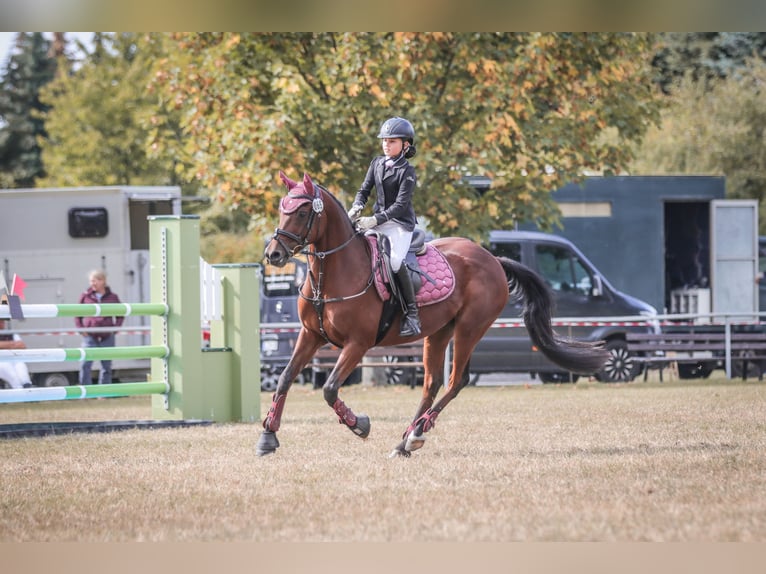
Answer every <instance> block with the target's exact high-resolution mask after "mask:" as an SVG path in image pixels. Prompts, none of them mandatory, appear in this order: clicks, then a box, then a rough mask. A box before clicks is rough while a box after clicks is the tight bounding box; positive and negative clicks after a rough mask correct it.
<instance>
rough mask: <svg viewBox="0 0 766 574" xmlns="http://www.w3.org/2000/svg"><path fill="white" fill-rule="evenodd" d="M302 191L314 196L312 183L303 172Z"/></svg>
mask: <svg viewBox="0 0 766 574" xmlns="http://www.w3.org/2000/svg"><path fill="white" fill-rule="evenodd" d="M303 190H304V191H305V192H306V193H308V194H309V195H314V182H313V181H311V178H310V177H309V174H307V173H306V172H303Z"/></svg>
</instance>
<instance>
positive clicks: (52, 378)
mask: <svg viewBox="0 0 766 574" xmlns="http://www.w3.org/2000/svg"><path fill="white" fill-rule="evenodd" d="M33 380H34V383H35V386H37V387H67V386H69V385H71V384H72V381H71V380H70V379H69V376H68V375H67V374H66V373H38V374H36V375H34V379H33Z"/></svg>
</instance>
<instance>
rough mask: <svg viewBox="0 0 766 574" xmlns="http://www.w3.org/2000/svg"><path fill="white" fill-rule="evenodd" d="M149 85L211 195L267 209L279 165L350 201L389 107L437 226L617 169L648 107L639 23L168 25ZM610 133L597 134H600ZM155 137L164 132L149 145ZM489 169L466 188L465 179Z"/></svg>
mask: <svg viewBox="0 0 766 574" xmlns="http://www.w3.org/2000/svg"><path fill="white" fill-rule="evenodd" d="M164 39H165V40H169V41H167V42H165V46H166V48H165V53H166V54H167V56H166V58H163V59H159V60H158V62H157V68H156V75H155V80H156V85H157V89H158V91H159V93H160V94H161V95H162V96H163V103H164V105H165V106H166V107H168V108H174V109H177V110H179V111H181V112H182V113H183V118H184V123H183V126H184V128H185V130H186V132H187V134H188V138H187V139H186V143H185V151H186V157H189V158H193V164H194V165H193V170H194V176H195V177H197V178H198V179H199V180H200V182H201V183H202V185H203V186H204V187H205V188H208V189H210V190H213V191H214V192H215V194H216V196H217V197H218V199H219V200H221V201H224V202H226V203H227V204H228V205H230V206H231V207H232V208H233V209H242V210H246V211H247V212H248V213H250V214H251V215H252V217H254V218H260V219H264V218H265V219H269V220H271V221H273V219H274V218H275V216H276V213H277V207H278V199H279V197H280V196H281V195H282V194H283V192H284V190H283V189H281V188H280V186H279V185H278V183H277V181H278V180H277V177H276V175H277V172H278V170H279V169H284V170H286V171H288V172H292V173H291V175H293V176H296V175H297V176H300V175H301V172H302V171H307V172H309V173H310V174H311V175H312V176H314V177H315V178H316V179H317V180H318V181H319V182H321V183H323V184H325V185H326V186H327V187H328V188H330V189H331V191H334V192H335V193H337V194H339V195H340V197H341V199H342V200H344V201H345V202H346V203H347V204H348V203H350V200H351V198H352V197H353V193H354V191H355V190H356V188H357V186H358V185H359V183H360V182H361V181H362V178H363V176H364V173H365V171H366V169H367V166H368V165H369V161H370V160H371V159H372V157H373V156H374V155H376V154H378V153H380V151H379V149H380V148H379V145H378V142H377V140H376V138H375V136H376V134H377V130H378V127H379V125H380V124H381V123H382V122H383V121H384V120H385V119H386V118H387V117H389V116H392V115H401V116H405V117H407V118H408V119H410V120H411V121H412V122H413V124H414V126H415V129H416V134H417V141H416V144H417V146H418V155H417V157H416V158H414V159H413V163H414V164H415V166H416V169H417V171H418V177H419V190H418V192H417V193H416V197H415V204H416V211H417V212H418V213H419V214H420V215H421V216H424V217H425V218H426V219H427V221H428V225H429V227H430V228H431V230H432V231H434V232H435V233H436V234H439V235H448V234H460V235H466V236H474V237H478V236H480V235H482V234H483V233H484V232H486V231H487V230H488V229H490V228H493V227H498V226H499V227H510V226H513V224H514V223H515V222H516V221H519V220H526V221H530V220H531V221H536V222H537V223H538V224H539V225H540V226H541V227H543V228H550V227H551V226H552V225H553V224H555V223H556V221H557V219H558V209H557V207H556V205H555V203H554V202H553V201H552V200H551V199H550V195H549V193H550V192H551V191H553V190H555V189H557V188H558V187H560V186H561V185H563V184H564V183H567V182H569V181H573V180H574V181H576V180H578V179H579V178H581V177H582V176H583V173H584V170H586V169H590V170H598V171H603V172H605V173H611V172H617V171H620V170H621V169H623V168H624V167H625V165H626V164H627V162H628V160H629V159H630V157H631V156H630V151H631V147H630V145H628V144H629V143H631V142H635V141H638V140H640V138H641V137H642V135H643V134H644V132H645V130H646V129H647V127H648V126H649V124H651V123H652V122H653V121H656V120H657V119H658V117H659V116H658V111H659V105H658V103H657V102H656V100H655V98H654V94H653V92H652V88H651V82H650V67H649V65H648V60H649V56H650V48H651V41H652V38H651V36H649V35H645V34H529V33H524V34H485V33H481V34H474V33H432V34H419V33H418V34H415V33H392V34H379V33H375V34H358V33H347V34H334V33H322V34H315V33H304V34H280V33H275V34H233V33H205V34H196V33H194V34H192V33H190V34H173V35H171V36H168V37H165V38H164ZM606 135H609V136H610V137H605V136H606ZM158 145H161V142H160V143H159V144H158ZM471 175H481V176H489V177H490V178H491V180H492V186H491V189H490V190H489V191H487V192H486V193H483V194H479V193H477V192H476V190H475V189H473V188H472V187H471V186H470V185H468V184H467V183H466V176H471Z"/></svg>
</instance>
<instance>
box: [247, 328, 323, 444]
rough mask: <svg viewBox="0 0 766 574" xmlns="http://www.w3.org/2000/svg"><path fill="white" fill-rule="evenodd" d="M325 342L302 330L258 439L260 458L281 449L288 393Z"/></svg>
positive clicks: (280, 379) (281, 375) (280, 378)
mask: <svg viewBox="0 0 766 574" xmlns="http://www.w3.org/2000/svg"><path fill="white" fill-rule="evenodd" d="M323 342H324V341H323V339H321V338H320V337H318V336H317V335H315V334H313V333H310V332H309V331H306V330H305V329H301V332H300V333H299V334H298V340H297V341H296V343H295V350H293V354H292V356H291V357H290V361H289V362H288V363H287V366H286V367H285V368H284V370H283V371H282V373H281V374H280V375H279V382H278V383H277V390H276V391H275V392H274V395H273V397H272V399H271V407H269V412H268V413H266V418H264V419H263V432H261V437H260V439H258V446H257V447H256V451H255V452H256V454H257V455H258V456H263V455H266V454H272V453H273V452H275V451H276V450H277V448H278V447H279V441H278V440H277V431H278V430H279V426H280V424H281V422H282V410H283V409H284V408H285V400H286V399H287V393H288V391H289V390H290V386H291V385H292V384H293V381H294V380H295V379H296V377H297V376H298V375H299V374H300V373H301V371H303V369H304V368H305V367H306V365H307V364H308V362H309V361H310V360H311V358H312V357H313V356H314V354H315V353H316V352H317V350H318V349H319V347H321V346H322V343H323Z"/></svg>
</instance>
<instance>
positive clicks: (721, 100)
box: [631, 59, 766, 233]
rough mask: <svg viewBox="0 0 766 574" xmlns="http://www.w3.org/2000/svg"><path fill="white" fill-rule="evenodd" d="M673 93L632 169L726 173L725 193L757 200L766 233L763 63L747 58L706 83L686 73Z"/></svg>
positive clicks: (640, 171) (765, 78)
mask: <svg viewBox="0 0 766 574" xmlns="http://www.w3.org/2000/svg"><path fill="white" fill-rule="evenodd" d="M671 94H672V95H671V96H670V100H671V104H670V106H668V107H667V108H666V109H665V110H664V111H663V113H662V122H661V127H658V128H653V129H651V130H650V131H649V132H648V134H647V136H646V138H645V141H644V142H643V145H642V146H641V148H640V149H639V150H638V151H637V154H636V160H635V161H634V162H633V164H632V166H631V171H632V172H633V173H636V174H718V175H725V176H726V193H727V197H730V198H750V199H758V200H760V205H761V216H760V221H761V233H766V211H764V209H765V208H766V201H764V200H766V139H765V138H764V134H766V62H764V61H763V60H761V59H751V60H750V61H749V62H747V64H746V65H745V67H744V68H742V69H741V70H740V71H739V72H737V73H735V74H731V75H730V76H729V77H728V78H726V79H718V80H711V81H710V82H709V83H708V84H707V85H703V84H702V83H700V82H697V81H694V80H693V78H692V77H687V78H686V79H684V80H683V81H681V82H678V83H677V85H676V87H675V89H673V90H672V91H671Z"/></svg>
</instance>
